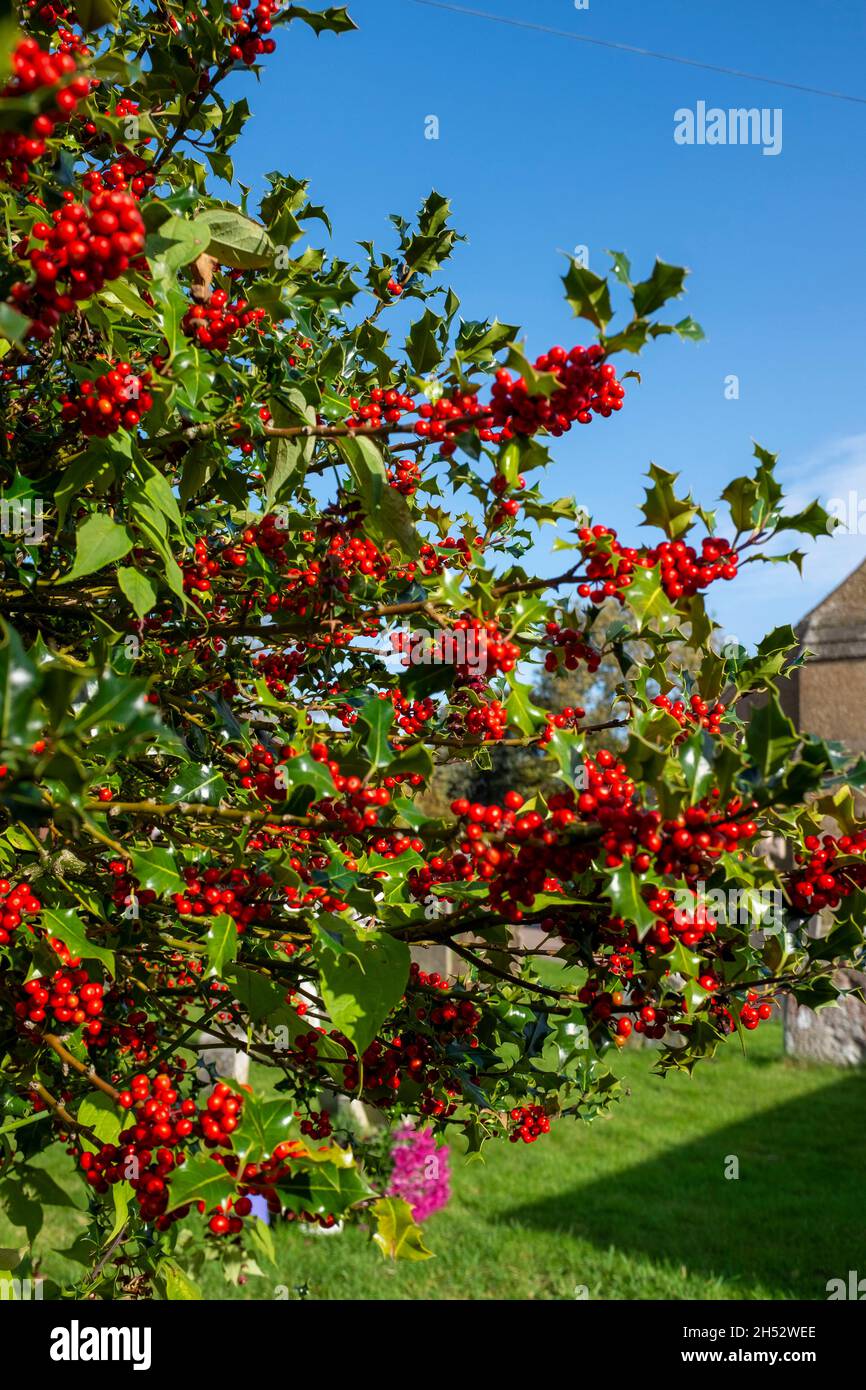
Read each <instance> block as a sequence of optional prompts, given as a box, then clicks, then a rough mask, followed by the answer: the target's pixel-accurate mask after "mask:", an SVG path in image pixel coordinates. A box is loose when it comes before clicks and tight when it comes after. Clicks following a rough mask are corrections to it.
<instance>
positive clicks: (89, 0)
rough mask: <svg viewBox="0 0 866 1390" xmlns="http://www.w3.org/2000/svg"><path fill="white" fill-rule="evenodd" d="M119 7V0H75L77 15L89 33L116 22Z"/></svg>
mask: <svg viewBox="0 0 866 1390" xmlns="http://www.w3.org/2000/svg"><path fill="white" fill-rule="evenodd" d="M119 9H120V5H119V0H75V16H76V18H77V20H78V23H79V24H80V25H81V27H82V29H84V30H86V31H87V33H89V34H92V33H94V32H95V31H96V30H97V29H104V28H105V26H106V24H116V23H117V16H118V12H119Z"/></svg>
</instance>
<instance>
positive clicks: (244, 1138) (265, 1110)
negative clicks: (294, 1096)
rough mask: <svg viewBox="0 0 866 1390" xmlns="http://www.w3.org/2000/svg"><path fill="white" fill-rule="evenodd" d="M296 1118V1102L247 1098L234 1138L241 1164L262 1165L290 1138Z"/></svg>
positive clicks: (235, 1149) (279, 1098) (282, 1098)
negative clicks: (263, 1160)
mask: <svg viewBox="0 0 866 1390" xmlns="http://www.w3.org/2000/svg"><path fill="white" fill-rule="evenodd" d="M294 1114H295V1107H294V1102H293V1101H291V1100H286V1099H285V1097H282V1096H278V1097H277V1098H276V1099H274V1100H262V1099H260V1098H259V1097H258V1096H249V1095H248V1096H246V1097H245V1098H244V1106H243V1112H242V1115H241V1121H240V1124H239V1125H238V1127H237V1129H236V1130H235V1133H234V1138H233V1148H234V1151H235V1153H236V1154H237V1155H238V1157H239V1158H240V1160H241V1163H242V1164H243V1163H259V1162H260V1161H261V1160H262V1159H263V1158H269V1157H270V1156H271V1154H272V1153H273V1151H274V1149H275V1148H276V1147H277V1145H278V1144H282V1143H283V1142H284V1140H286V1139H288V1138H289V1137H290V1135H289V1130H290V1128H291V1125H292V1121H293V1119H294Z"/></svg>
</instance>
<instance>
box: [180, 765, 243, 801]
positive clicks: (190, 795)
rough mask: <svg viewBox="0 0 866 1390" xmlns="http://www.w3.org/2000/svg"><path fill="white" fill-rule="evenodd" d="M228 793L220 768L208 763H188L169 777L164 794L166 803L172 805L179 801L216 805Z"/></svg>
mask: <svg viewBox="0 0 866 1390" xmlns="http://www.w3.org/2000/svg"><path fill="white" fill-rule="evenodd" d="M227 795H228V787H227V786H226V781H225V778H224V777H223V775H222V773H221V772H220V770H219V769H218V768H216V767H212V766H211V764H210V763H200V764H199V763H188V764H187V766H186V767H184V768H182V769H181V771H180V772H179V773H177V774H176V775H175V776H174V777H172V778H171V780H170V782H169V785H168V788H167V790H166V794H165V800H166V803H167V804H168V805H169V806H174V805H176V804H177V803H178V802H180V801H192V802H199V803H203V804H204V805H206V806H218V805H219V803H220V802H221V801H222V800H223V799H224V798H225V797H226V796H227Z"/></svg>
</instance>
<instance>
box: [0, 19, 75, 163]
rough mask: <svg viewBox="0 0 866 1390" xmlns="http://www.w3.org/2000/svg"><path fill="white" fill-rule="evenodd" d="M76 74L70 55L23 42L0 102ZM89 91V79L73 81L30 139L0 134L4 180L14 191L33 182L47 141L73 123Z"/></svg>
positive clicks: (34, 127)
mask: <svg viewBox="0 0 866 1390" xmlns="http://www.w3.org/2000/svg"><path fill="white" fill-rule="evenodd" d="M75 72H77V65H76V62H75V59H74V58H73V57H72V56H71V55H70V54H69V53H50V52H48V51H47V50H45V49H42V48H40V47H39V44H38V43H37V42H36V40H35V39H22V41H21V43H19V44H18V45H17V47H16V48H15V50H14V52H13V54H12V77H11V78H10V80H9V82H7V84H6V86H5V87H4V88H3V90H2V92H0V102H2V101H3V99H5V98H10V99H15V98H17V97H22V96H27V95H29V94H30V93H31V92H37V91H39V90H40V89H41V88H43V87H54V86H55V85H56V84H57V83H58V82H62V81H63V79H64V78H65V77H69V76H70V74H72V73H75ZM89 91H90V81H89V79H88V78H87V77H83V76H77V77H72V80H71V81H70V82H68V83H67V84H66V85H65V86H63V87H61V89H60V90H59V91H58V92H56V93H55V94H54V97H53V99H52V103H53V104H52V105H50V106H49V107H48V108H47V109H46V110H45V111H42V112H41V113H40V114H39V115H38V116H36V117H35V119H34V121H33V124H32V126H31V130H30V134H29V135H24V134H21V133H20V132H18V131H11V130H8V131H5V130H4V131H0V178H2V179H4V180H5V181H6V182H7V183H11V184H12V186H13V187H14V188H24V187H25V186H26V184H27V183H29V181H30V172H29V166H30V165H31V164H34V163H35V162H36V160H37V159H41V158H42V156H43V155H44V153H45V148H46V147H45V141H46V139H48V137H49V136H50V135H52V134H53V132H54V127H55V126H56V125H58V124H60V123H61V122H63V121H67V120H68V119H69V117H70V116H71V115H72V114H73V112H74V111H75V108H76V106H77V105H78V103H79V102H80V101H82V100H83V98H84V97H86V96H87V95H88V93H89Z"/></svg>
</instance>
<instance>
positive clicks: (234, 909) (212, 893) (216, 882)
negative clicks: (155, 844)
mask: <svg viewBox="0 0 866 1390" xmlns="http://www.w3.org/2000/svg"><path fill="white" fill-rule="evenodd" d="M184 878H185V880H186V883H185V885H184V889H183V892H182V893H175V894H174V905H175V907H176V908H177V911H178V914H179V916H181V917H216V916H219V915H221V914H222V913H225V914H227V916H229V917H231V919H232V921H233V922H234V924H235V926H236V927H237V929H238V932H240V933H243V932H244V931H245V930H246V928H247V926H249V924H250V923H251V922H269V921H270V920H271V916H272V910H273V905H272V903H271V902H270V900H269V899H268V898H267V897H262V894H263V893H264V894H266V893H268V892H269V891H270V890H271V889H272V888H273V886H274V880H273V878H272V877H271V875H270V874H267V873H256V872H255V871H254V870H252V869H215V868H209V869H204V870H203V871H202V870H199V869H196V868H193V867H189V868H186V869H185V870H184Z"/></svg>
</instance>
